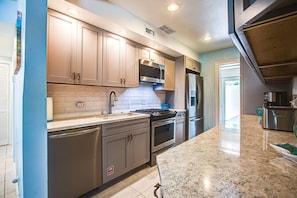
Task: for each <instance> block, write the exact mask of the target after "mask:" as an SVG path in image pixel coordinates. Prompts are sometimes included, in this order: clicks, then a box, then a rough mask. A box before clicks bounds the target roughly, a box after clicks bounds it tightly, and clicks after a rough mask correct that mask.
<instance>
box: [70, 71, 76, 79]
mask: <svg viewBox="0 0 297 198" xmlns="http://www.w3.org/2000/svg"><path fill="white" fill-rule="evenodd" d="M71 78H72V80H75V73H74V72H73V73H72V75H71Z"/></svg>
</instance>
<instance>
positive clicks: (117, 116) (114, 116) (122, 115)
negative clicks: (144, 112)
mask: <svg viewBox="0 0 297 198" xmlns="http://www.w3.org/2000/svg"><path fill="white" fill-rule="evenodd" d="M138 115H139V114H138V113H131V112H129V113H118V114H104V115H96V116H95V117H96V118H102V119H105V120H107V119H122V118H126V117H131V116H138Z"/></svg>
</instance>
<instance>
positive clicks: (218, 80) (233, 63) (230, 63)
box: [215, 59, 242, 126]
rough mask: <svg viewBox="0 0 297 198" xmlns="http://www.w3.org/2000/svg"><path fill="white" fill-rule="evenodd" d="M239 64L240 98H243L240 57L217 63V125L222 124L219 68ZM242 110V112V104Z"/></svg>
mask: <svg viewBox="0 0 297 198" xmlns="http://www.w3.org/2000/svg"><path fill="white" fill-rule="evenodd" d="M236 64H238V65H239V69H240V76H239V81H240V98H242V97H241V96H242V78H241V67H240V59H233V60H228V61H219V62H216V63H215V119H216V120H215V125H216V126H217V125H219V124H220V86H219V83H220V76H219V69H220V66H221V65H226V66H227V65H230V66H231V65H236ZM240 104H242V101H241V99H240ZM240 111H241V112H242V105H240Z"/></svg>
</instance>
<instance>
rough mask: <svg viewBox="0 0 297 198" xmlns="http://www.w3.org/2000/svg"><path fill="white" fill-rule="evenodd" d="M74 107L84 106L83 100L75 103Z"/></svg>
mask: <svg viewBox="0 0 297 198" xmlns="http://www.w3.org/2000/svg"><path fill="white" fill-rule="evenodd" d="M76 107H77V108H83V107H84V103H83V102H77V103H76Z"/></svg>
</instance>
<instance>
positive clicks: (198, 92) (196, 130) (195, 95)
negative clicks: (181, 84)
mask: <svg viewBox="0 0 297 198" xmlns="http://www.w3.org/2000/svg"><path fill="white" fill-rule="evenodd" d="M186 110H187V113H186V116H187V117H186V123H187V124H186V126H187V130H186V131H187V133H186V139H191V138H193V137H195V136H197V135H198V134H200V133H202V132H203V77H201V76H200V75H199V74H193V73H187V74H186Z"/></svg>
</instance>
